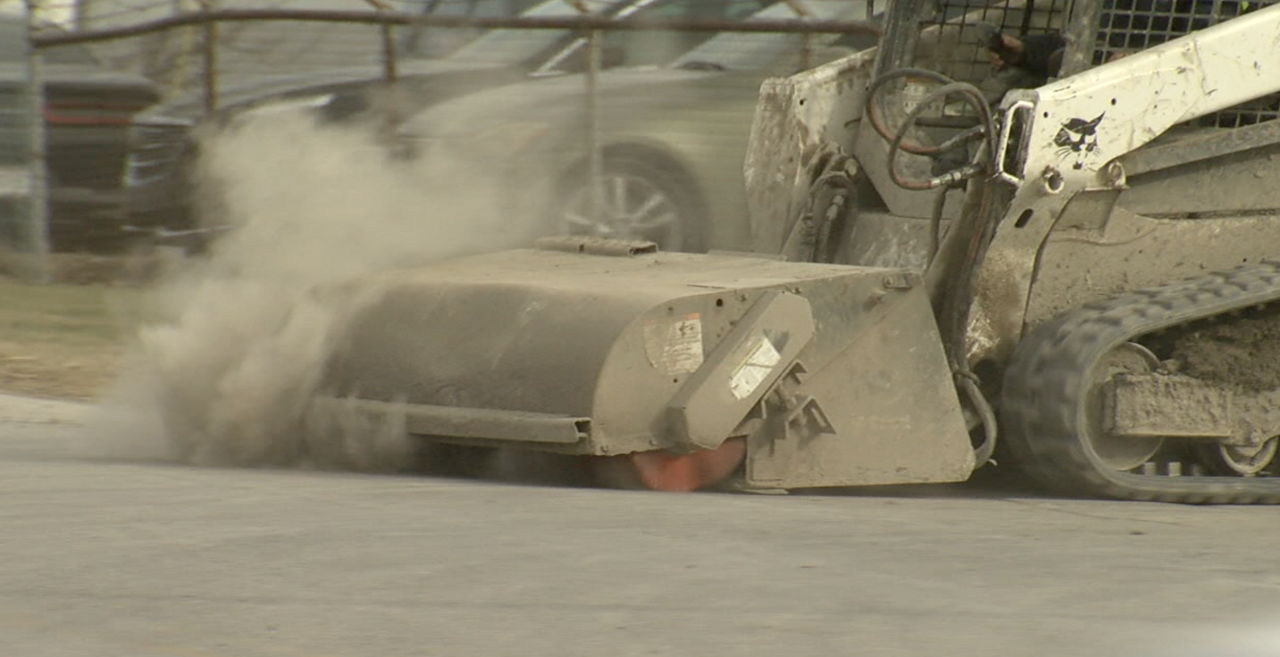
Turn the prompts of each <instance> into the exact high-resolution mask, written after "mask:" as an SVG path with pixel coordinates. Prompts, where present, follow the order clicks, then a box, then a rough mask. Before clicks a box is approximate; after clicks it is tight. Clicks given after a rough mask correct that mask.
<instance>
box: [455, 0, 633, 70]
mask: <svg viewBox="0 0 1280 657" xmlns="http://www.w3.org/2000/svg"><path fill="white" fill-rule="evenodd" d="M584 4H585V5H586V6H587V7H588V8H589V9H591V10H592V11H593V13H600V14H606V15H612V14H614V13H615V11H616V10H617V9H618V8H619V7H623V6H626V5H628V4H631V2H624V1H622V0H614V1H609V0H589V1H587V2H585V3H584ZM579 14H580V12H579V11H578V10H577V9H575V8H574V7H573V5H572V4H570V3H569V2H567V1H566V0H548V1H546V2H543V3H541V4H538V5H534V6H533V7H530V8H529V9H528V10H526V11H525V12H524V13H522V14H520V15H521V16H524V17H526V18H548V17H557V16H559V17H563V16H578V15H579ZM572 37H573V35H572V33H571V32H570V31H569V30H490V31H489V32H487V33H486V34H485V35H484V36H482V37H480V38H478V39H476V40H474V41H472V42H471V43H468V44H467V45H466V46H465V47H463V48H461V49H459V50H457V51H456V52H454V53H453V54H452V55H450V56H449V59H455V60H459V61H468V62H481V63H491V64H515V63H519V62H528V61H529V60H531V59H533V58H535V57H537V56H538V55H540V54H542V53H544V52H546V51H547V50H549V49H552V48H554V47H555V46H556V44H557V43H559V42H561V41H567V40H569V39H572Z"/></svg>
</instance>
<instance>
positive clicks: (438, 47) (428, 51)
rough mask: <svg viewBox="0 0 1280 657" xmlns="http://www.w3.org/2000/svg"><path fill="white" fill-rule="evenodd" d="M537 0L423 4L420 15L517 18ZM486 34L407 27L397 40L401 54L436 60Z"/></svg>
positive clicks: (457, 0) (476, 30) (428, 0)
mask: <svg viewBox="0 0 1280 657" xmlns="http://www.w3.org/2000/svg"><path fill="white" fill-rule="evenodd" d="M538 1H539V0H426V1H425V2H423V3H422V8H421V10H420V12H419V13H421V14H423V15H427V16H472V17H477V18H497V17H502V16H519V15H520V14H521V13H523V12H524V11H526V10H528V9H529V8H530V7H532V6H534V5H535V4H537V3H538ZM486 32H488V30H484V29H480V28H463V27H410V28H407V29H406V30H404V32H403V34H404V36H403V37H402V38H401V40H400V52H401V53H402V54H404V55H408V56H412V57H423V58H427V59H438V58H442V57H447V56H448V55H450V54H452V53H454V52H456V51H457V50H458V49H459V48H462V47H463V46H465V45H467V44H468V43H470V42H472V41H474V40H476V39H477V38H479V37H481V36H483V35H484V34H485V33H486Z"/></svg>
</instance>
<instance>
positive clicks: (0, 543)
mask: <svg viewBox="0 0 1280 657" xmlns="http://www.w3.org/2000/svg"><path fill="white" fill-rule="evenodd" d="M83 417H84V416H83V415H82V414H81V412H80V409H79V407H76V406H71V405H65V404H57V403H44V402H41V403H35V402H29V401H26V400H15V399H4V398H0V528H2V531H0V655H14V656H19V657H28V656H29V657H45V656H58V657H62V656H77V657H78V656H82V655H83V656H86V657H90V656H91V657H115V656H120V657H125V656H128V657H145V656H151V655H165V656H170V655H171V656H176V657H195V656H199V657H204V656H211V655H219V656H223V655H225V656H235V657H256V656H282V655H290V656H291V655H308V656H333V655H342V656H348V655H349V656H360V657H374V656H376V657H389V656H396V655H483V656H504V655H513V656H515V655H519V656H522V657H523V656H531V655H534V656H540V655H548V656H553V655H554V656H561V655H592V656H612V655H698V656H700V657H702V656H706V657H710V656H717V655H726V656H728V655H734V656H742V655H771V656H794V655H888V656H897V655H903V656H907V655H911V656H915V655H920V656H925V655H928V656H934V655H958V656H968V655H974V656H977V655H984V656H985V655H1036V656H1050V657H1052V656H1058V655H1063V656H1066V655H1072V656H1075V655H1082V656H1084V655H1087V656H1090V657H1093V656H1097V655H1168V654H1178V655H1193V654H1194V655H1250V656H1253V655H1280V638H1278V639H1274V640H1273V639H1271V638H1269V637H1266V636H1264V634H1265V632H1266V628H1267V627H1275V626H1276V625H1275V621H1276V620H1277V619H1280V566H1278V564H1280V559H1278V558H1277V557H1276V554H1275V549H1276V546H1277V543H1278V542H1280V541H1277V539H1280V510H1278V509H1275V508H1266V507H1253V508H1212V507H1184V506H1170V505H1160V504H1134V503H1111V502H1094V501H1079V500H1058V499H1051V498H1036V497H1031V496H1024V497H1006V496H1003V495H1002V494H999V493H993V492H983V491H977V490H968V489H958V490H957V489H954V488H952V489H941V490H926V489H913V490H912V491H903V492H901V493H895V494H892V495H890V494H886V493H884V492H883V491H878V492H876V493H875V494H874V495H828V496H809V495H806V496H799V495H792V496H777V495H769V496H755V495H723V494H717V495H712V494H704V495H668V494H657V493H634V492H622V491H601V490H586V489H557V488H537V487H521V486H506V485H497V484H487V483H477V482H465V481H448V480H433V479H426V478H414V477H389V476H362V475H354V474H346V473H321V472H298V471H265V470H258V471H249V470H210V469H205V470H201V469H191V468H184V467H176V466H168V465H160V464H136V463H133V464H131V463H120V462H102V461H87V460H82V459H77V458H74V457H72V456H70V455H71V454H73V453H75V452H74V451H73V450H71V449H70V446H71V445H73V444H74V443H77V442H78V441H80V440H83V439H84V438H86V437H88V438H90V439H91V438H92V431H91V429H89V428H85V427H82V426H80V424H79V422H80V421H81V419H82V418H83ZM1277 636H1280V632H1277ZM1250 642H1252V643H1250Z"/></svg>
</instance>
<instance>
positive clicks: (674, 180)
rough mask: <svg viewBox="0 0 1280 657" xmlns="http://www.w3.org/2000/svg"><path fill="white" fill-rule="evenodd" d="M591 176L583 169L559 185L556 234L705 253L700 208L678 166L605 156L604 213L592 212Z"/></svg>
mask: <svg viewBox="0 0 1280 657" xmlns="http://www.w3.org/2000/svg"><path fill="white" fill-rule="evenodd" d="M587 177H588V176H587V173H586V170H585V167H580V168H578V169H577V170H576V171H575V172H574V173H573V174H571V175H570V176H568V177H567V178H566V180H565V182H564V184H563V185H561V188H560V189H561V192H560V193H559V194H558V195H557V204H556V205H555V206H554V209H553V211H552V217H551V223H552V228H553V229H554V231H555V232H556V233H558V234H570V235H592V236H597V237H610V238H616V239H638V240H649V241H651V242H654V243H656V244H657V245H658V247H659V248H661V249H662V250H663V251H699V250H702V249H704V248H705V246H704V235H703V232H704V231H703V228H704V225H705V219H704V217H703V215H704V211H703V208H702V204H701V203H700V202H699V200H698V195H697V194H696V193H695V192H694V191H693V190H692V188H691V186H690V185H689V183H687V182H686V181H685V180H684V177H683V176H681V175H679V173H678V170H677V169H676V168H675V167H673V166H662V165H661V164H658V163H656V162H654V161H653V160H651V159H649V158H644V157H638V156H633V155H623V154H606V156H605V159H604V162H603V167H602V184H601V198H600V200H601V206H602V210H603V211H602V212H600V213H593V212H591V210H590V207H591V189H590V187H588V186H587V185H585V184H584V182H585V181H586V179H587ZM593 215H594V216H593Z"/></svg>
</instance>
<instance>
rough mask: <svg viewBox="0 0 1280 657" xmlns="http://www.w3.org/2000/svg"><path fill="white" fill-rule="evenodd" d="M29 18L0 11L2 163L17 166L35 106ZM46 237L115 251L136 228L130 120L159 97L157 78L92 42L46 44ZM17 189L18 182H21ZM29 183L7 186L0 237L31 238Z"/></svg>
mask: <svg viewBox="0 0 1280 657" xmlns="http://www.w3.org/2000/svg"><path fill="white" fill-rule="evenodd" d="M28 44H29V40H28V36H27V23H26V19H25V18H24V17H21V16H0V116H3V117H4V119H5V120H4V123H3V125H0V131H2V132H4V133H5V134H4V147H3V148H0V167H4V168H6V169H8V170H10V171H18V170H21V169H23V168H25V167H28V166H29V165H30V160H29V157H30V153H31V151H30V150H29V149H28V148H24V147H23V145H24V144H25V143H26V138H27V136H26V135H25V134H22V132H21V131H22V130H26V129H27V128H25V127H24V126H26V125H27V122H26V120H24V119H23V118H22V117H23V116H24V115H25V114H27V113H28V112H30V106H29V100H28V99H29V98H30V95H29V94H28V93H27V90H28V88H29V84H30V82H29V77H28V56H29V55H28V48H29V45H28ZM41 55H42V61H41V66H40V75H41V77H42V79H43V83H44V84H43V92H44V99H43V116H42V118H43V120H44V128H45V129H44V151H45V164H46V167H45V171H46V185H47V190H48V204H47V207H48V238H49V243H50V246H51V248H53V249H54V250H58V251H71V250H89V251H111V250H116V249H119V248H121V247H122V246H123V245H124V244H126V243H127V242H128V241H129V238H130V235H129V233H127V232H126V231H125V230H124V228H125V226H126V223H127V222H126V219H127V215H126V212H125V195H124V191H123V189H122V186H121V179H122V177H123V174H124V164H125V154H126V152H127V148H128V134H129V124H130V121H131V119H132V118H133V116H134V115H135V114H137V113H138V112H139V111H141V110H143V109H144V108H146V107H147V106H149V105H151V104H152V103H154V102H156V100H157V99H158V97H159V96H158V93H157V91H156V88H155V85H154V84H153V83H152V82H151V81H149V80H147V79H146V78H144V77H142V76H140V75H133V74H129V73H122V72H117V71H113V70H111V69H109V68H107V67H106V66H104V65H103V64H102V63H101V62H100V61H98V59H97V58H96V57H95V56H94V54H93V52H92V51H90V50H89V49H88V48H87V47H86V46H83V45H70V46H57V47H52V48H46V49H44V50H43V51H42V52H41ZM15 191H17V190H15ZM26 193H28V190H25V189H23V190H21V192H20V193H12V192H11V193H9V194H8V195H7V196H8V197H7V199H6V202H5V203H3V205H2V207H3V208H4V209H3V210H0V212H3V213H4V214H3V215H0V240H3V241H4V242H6V243H8V244H21V243H22V242H24V241H25V239H24V235H23V232H22V231H24V230H26V229H27V226H25V225H24V222H23V219H22V217H23V216H24V215H25V213H24V212H20V211H19V209H20V208H21V207H22V204H23V203H25V200H24V199H23V198H20V197H25V195H26Z"/></svg>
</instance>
